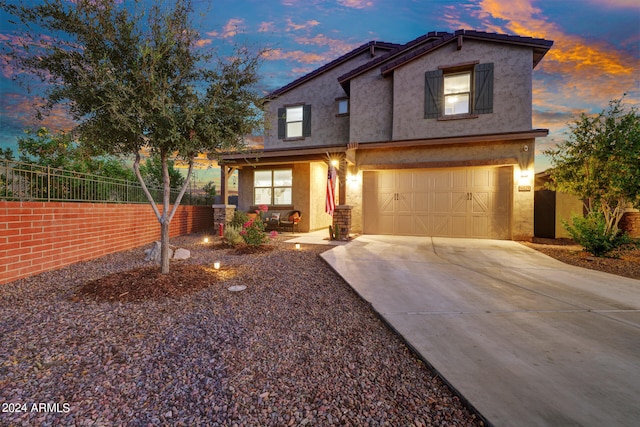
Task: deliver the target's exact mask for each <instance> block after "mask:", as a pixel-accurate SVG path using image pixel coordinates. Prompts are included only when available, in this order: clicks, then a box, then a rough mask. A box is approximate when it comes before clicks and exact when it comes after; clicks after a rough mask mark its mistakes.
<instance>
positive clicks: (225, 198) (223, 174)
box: [220, 165, 229, 205]
mask: <svg viewBox="0 0 640 427" xmlns="http://www.w3.org/2000/svg"><path fill="white" fill-rule="evenodd" d="M228 179H229V176H228V175H227V167H226V166H225V165H220V204H223V205H226V204H227V203H229V183H228V182H227V180H228Z"/></svg>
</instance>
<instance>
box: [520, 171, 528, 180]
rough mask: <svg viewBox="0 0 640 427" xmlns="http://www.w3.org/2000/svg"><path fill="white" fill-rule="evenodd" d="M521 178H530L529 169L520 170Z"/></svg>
mask: <svg viewBox="0 0 640 427" xmlns="http://www.w3.org/2000/svg"><path fill="white" fill-rule="evenodd" d="M520 178H529V171H528V170H527V169H523V170H521V171H520Z"/></svg>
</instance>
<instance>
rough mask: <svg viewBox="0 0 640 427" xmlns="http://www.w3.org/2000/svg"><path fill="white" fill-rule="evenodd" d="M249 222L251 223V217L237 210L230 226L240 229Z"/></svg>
mask: <svg viewBox="0 0 640 427" xmlns="http://www.w3.org/2000/svg"><path fill="white" fill-rule="evenodd" d="M247 221H249V215H247V213H246V212H243V211H239V210H237V209H236V211H235V212H234V213H233V219H232V220H231V221H230V222H229V225H231V226H232V227H237V228H238V229H240V228H242V226H243V225H244V224H245V223H246V222H247Z"/></svg>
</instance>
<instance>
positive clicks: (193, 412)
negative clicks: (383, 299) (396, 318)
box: [0, 235, 481, 426]
mask: <svg viewBox="0 0 640 427" xmlns="http://www.w3.org/2000/svg"><path fill="white" fill-rule="evenodd" d="M201 238H202V235H191V236H185V237H181V238H176V239H172V244H174V245H177V246H179V247H184V248H187V249H189V250H191V252H192V258H191V259H189V260H188V261H181V262H182V263H193V264H201V265H205V266H208V265H211V264H212V263H213V261H220V262H221V263H222V266H223V269H222V270H221V271H218V272H214V273H210V274H213V275H215V278H214V279H212V280H211V282H210V283H211V284H210V285H209V286H208V287H206V288H205V289H201V290H196V291H194V293H190V294H187V295H182V296H180V297H175V298H167V297H160V298H158V297H154V298H152V299H147V300H143V301H136V302H119V301H112V302H99V301H95V300H90V299H88V298H79V297H78V292H79V290H80V289H81V288H82V287H83V286H84V285H85V284H86V283H87V282H89V281H91V280H95V279H98V278H101V277H103V276H105V275H108V274H110V273H114V272H122V271H126V270H130V269H132V268H134V267H141V266H146V265H147V263H145V262H144V260H143V258H144V254H143V253H142V248H141V249H137V250H132V251H127V252H122V253H118V254H113V255H109V256H106V257H104V258H101V259H99V260H94V261H90V262H85V263H80V264H76V265H74V266H71V267H67V268H64V269H62V270H58V271H55V272H49V273H44V274H41V275H38V276H34V277H31V278H28V279H23V280H20V281H17V282H13V283H10V284H8V285H4V286H0V405H2V408H1V409H2V413H0V425H3V426H5V425H9V426H12V425H16V426H23V425H24V426H36V425H37V426H54V425H55V426H57V425H64V426H73V425H77V426H114V425H126V426H160V425H168V426H169V425H171V426H198V425H201V426H288V425H296V426H298V425H313V426H331V425H339V426H383V425H384V426H430V425H448V426H449V425H456V426H469V425H481V423H480V422H479V421H478V420H476V418H475V416H473V415H472V414H470V413H469V411H468V410H467V409H466V408H465V407H464V406H463V405H462V404H461V402H460V401H459V400H458V398H457V397H455V396H454V395H453V394H452V392H451V391H450V390H449V389H448V388H447V387H446V386H445V385H444V384H443V383H442V381H441V380H440V379H439V378H437V377H436V376H435V375H434V374H433V373H432V372H430V371H429V370H428V369H427V368H426V367H425V366H424V365H423V364H422V363H421V362H420V361H419V360H418V359H417V358H416V357H415V356H414V355H413V354H412V353H411V352H410V351H409V350H408V349H407V348H406V346H405V345H404V344H403V343H402V341H401V340H400V339H399V338H398V337H397V336H396V335H395V334H393V333H392V332H391V331H390V330H389V329H388V328H387V327H386V326H385V325H384V324H383V323H382V322H381V321H380V320H379V318H378V317H377V316H376V315H375V314H374V313H373V312H372V311H371V310H370V308H369V306H368V305H367V304H366V303H365V302H363V301H362V300H361V299H359V298H358V296H357V295H356V294H355V293H354V292H352V291H351V289H350V288H349V286H348V285H347V284H346V283H345V282H344V281H343V280H342V279H341V278H340V277H339V276H337V275H336V274H335V273H334V272H333V271H332V270H331V269H330V268H329V267H328V266H327V265H326V264H325V263H324V262H323V261H322V260H321V259H320V258H319V257H318V254H319V253H321V252H323V251H324V250H327V249H328V247H323V246H312V245H303V250H302V251H296V250H295V249H294V248H293V245H291V244H287V243H285V242H284V241H282V240H278V241H275V242H273V243H272V245H274V246H275V248H274V249H273V250H271V251H267V252H262V253H256V254H245V255H239V254H237V253H236V252H235V251H234V250H232V249H222V248H220V246H216V245H214V244H208V245H205V244H202V243H201ZM239 284H242V285H246V286H247V289H246V290H245V291H242V292H236V293H233V292H229V291H228V290H227V288H228V287H229V286H232V285H239ZM34 404H35V406H34Z"/></svg>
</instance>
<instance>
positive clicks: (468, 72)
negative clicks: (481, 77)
mask: <svg viewBox="0 0 640 427" xmlns="http://www.w3.org/2000/svg"><path fill="white" fill-rule="evenodd" d="M458 76H468V77H469V90H468V91H461V92H450V93H447V78H450V77H458ZM473 89H474V87H473V70H464V71H444V72H443V74H442V90H443V91H444V92H443V111H442V115H443V116H445V117H454V116H461V115H469V114H471V111H472V105H471V104H472V103H471V101H472V99H473V97H472V95H473ZM465 95H466V96H467V111H465V112H462V113H455V112H452V113H447V99H448V98H449V97H458V96H465Z"/></svg>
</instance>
